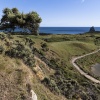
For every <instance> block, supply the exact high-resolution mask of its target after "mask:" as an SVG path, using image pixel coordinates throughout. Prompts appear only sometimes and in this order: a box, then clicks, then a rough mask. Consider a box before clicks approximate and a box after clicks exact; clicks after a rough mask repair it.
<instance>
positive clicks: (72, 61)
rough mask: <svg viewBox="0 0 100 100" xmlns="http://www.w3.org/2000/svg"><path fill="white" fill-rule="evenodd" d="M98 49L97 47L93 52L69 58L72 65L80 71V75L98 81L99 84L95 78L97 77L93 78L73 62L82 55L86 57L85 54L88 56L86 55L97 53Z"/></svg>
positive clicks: (99, 82)
mask: <svg viewBox="0 0 100 100" xmlns="http://www.w3.org/2000/svg"><path fill="white" fill-rule="evenodd" d="M99 51H100V49H98V50H96V51H94V52H91V53H88V54H85V55H83V56H79V57H75V58H73V59H72V60H71V63H72V64H73V66H74V67H75V68H76V69H77V70H78V71H79V72H80V74H81V75H83V76H85V77H86V78H87V79H89V80H91V81H92V82H94V83H98V84H100V81H99V80H97V79H95V78H94V77H92V76H90V75H88V74H87V73H85V72H84V71H83V70H81V69H80V67H79V66H78V65H77V64H76V63H75V61H76V60H78V59H81V58H83V57H86V56H88V55H92V54H95V53H97V52H99Z"/></svg>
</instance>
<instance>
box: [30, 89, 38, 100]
mask: <svg viewBox="0 0 100 100" xmlns="http://www.w3.org/2000/svg"><path fill="white" fill-rule="evenodd" d="M31 94H32V97H31V100H37V95H36V94H35V92H34V91H33V90H31Z"/></svg>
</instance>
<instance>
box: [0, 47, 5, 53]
mask: <svg viewBox="0 0 100 100" xmlns="http://www.w3.org/2000/svg"><path fill="white" fill-rule="evenodd" d="M3 51H4V48H3V46H2V45H1V46H0V54H2V53H3Z"/></svg>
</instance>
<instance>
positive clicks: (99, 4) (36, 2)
mask: <svg viewBox="0 0 100 100" xmlns="http://www.w3.org/2000/svg"><path fill="white" fill-rule="evenodd" d="M5 7H8V8H13V7H17V8H18V9H19V10H20V11H21V12H24V13H27V12H29V11H36V12H38V14H39V15H40V16H41V18H42V23H41V26H100V0H1V1H0V17H1V16H2V10H3V9H4V8H5Z"/></svg>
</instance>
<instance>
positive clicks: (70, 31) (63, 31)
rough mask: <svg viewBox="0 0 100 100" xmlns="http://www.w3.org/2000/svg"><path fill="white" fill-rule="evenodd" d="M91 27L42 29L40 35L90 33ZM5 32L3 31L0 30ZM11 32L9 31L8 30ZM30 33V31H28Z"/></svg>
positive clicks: (98, 29) (20, 29)
mask: <svg viewBox="0 0 100 100" xmlns="http://www.w3.org/2000/svg"><path fill="white" fill-rule="evenodd" d="M94 28H95V30H96V31H100V27H94ZM89 30H90V27H40V28H39V33H47V34H81V33H85V32H88V31H89ZM0 31H3V30H0ZM8 31H9V29H8ZM8 31H5V32H8ZM26 31H27V32H28V33H30V31H29V30H28V29H26ZM14 32H24V30H23V29H22V28H18V27H17V28H15V31H14Z"/></svg>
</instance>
